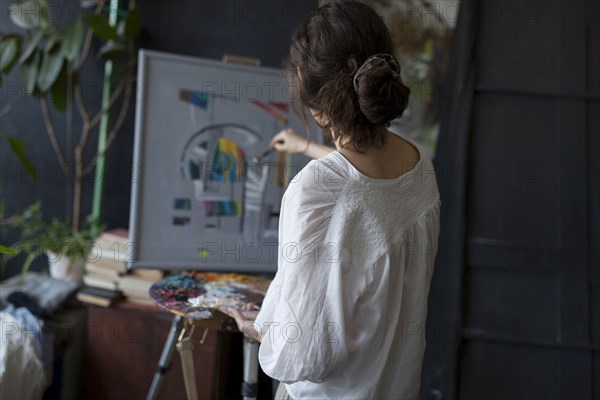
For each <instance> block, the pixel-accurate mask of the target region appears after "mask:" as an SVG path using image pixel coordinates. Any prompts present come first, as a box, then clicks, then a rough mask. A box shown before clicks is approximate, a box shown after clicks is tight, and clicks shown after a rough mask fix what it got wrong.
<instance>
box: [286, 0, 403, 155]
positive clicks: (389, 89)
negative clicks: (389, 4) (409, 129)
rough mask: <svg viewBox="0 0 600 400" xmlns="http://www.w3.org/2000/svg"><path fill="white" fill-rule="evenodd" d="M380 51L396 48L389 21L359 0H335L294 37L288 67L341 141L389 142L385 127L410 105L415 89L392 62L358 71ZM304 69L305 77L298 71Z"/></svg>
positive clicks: (302, 95) (306, 102)
mask: <svg viewBox="0 0 600 400" xmlns="http://www.w3.org/2000/svg"><path fill="white" fill-rule="evenodd" d="M375 54H393V48H392V42H391V38H390V34H389V31H388V29H387V27H386V26H385V23H384V22H383V20H382V19H381V17H379V15H377V13H376V12H375V11H374V10H373V9H371V8H370V7H369V6H367V5H365V4H362V3H358V2H356V1H349V0H342V1H332V2H330V3H327V4H325V5H323V6H322V7H319V8H318V9H316V10H314V11H313V12H312V13H311V14H309V15H308V16H307V17H306V18H305V20H304V21H303V22H302V23H301V25H300V26H299V27H298V29H297V30H296V32H295V33H294V35H293V37H292V44H291V46H290V53H289V55H288V57H287V58H286V59H285V61H284V68H285V70H286V72H287V75H288V80H289V81H290V83H291V85H292V88H293V91H292V93H293V95H294V96H293V97H294V98H293V99H292V100H300V103H301V106H302V108H301V109H302V117H303V119H304V121H305V122H306V121H307V119H306V109H307V108H310V109H313V110H314V111H316V113H317V116H322V117H324V119H325V121H326V123H325V124H324V125H322V126H321V127H322V128H323V130H324V131H325V133H326V134H328V135H330V136H331V137H332V139H333V134H334V132H333V131H332V128H335V134H336V135H337V136H339V139H340V144H342V145H343V146H351V147H352V148H353V149H355V150H357V151H364V149H365V148H366V147H368V146H371V145H383V144H384V143H385V129H383V128H384V127H388V126H389V123H390V121H391V120H393V119H395V118H397V117H400V116H401V115H402V113H403V112H404V110H405V109H406V107H407V106H408V97H409V94H410V90H409V88H408V87H406V86H404V85H403V83H402V80H401V78H400V76H399V75H398V74H395V73H394V71H393V70H392V68H391V67H390V65H389V64H388V63H383V65H382V66H381V67H379V68H373V69H370V70H368V71H367V72H366V73H365V74H363V75H361V76H360V77H359V78H358V82H357V83H358V85H357V86H358V90H357V91H356V90H355V89H354V83H353V79H354V74H355V73H356V72H357V71H358V69H359V68H360V67H361V65H362V64H363V63H364V62H365V61H366V60H367V59H368V58H369V57H371V56H373V55H375ZM298 73H300V78H299V77H298Z"/></svg>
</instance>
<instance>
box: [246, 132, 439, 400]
mask: <svg viewBox="0 0 600 400" xmlns="http://www.w3.org/2000/svg"><path fill="white" fill-rule="evenodd" d="M411 143H413V144H414V145H415V146H418V147H417V149H418V150H419V153H420V160H419V161H418V163H417V164H416V165H415V166H414V168H412V169H411V170H410V171H409V172H406V173H405V174H403V175H402V176H400V177H398V178H395V179H374V178H370V177H368V176H366V175H364V174H362V173H361V172H359V171H358V170H357V169H356V168H355V167H354V166H353V165H352V164H351V163H350V162H349V161H348V160H347V159H346V158H345V157H344V156H343V155H342V154H341V153H339V152H337V151H335V152H333V153H330V154H329V155H328V156H325V157H323V158H321V159H319V160H315V161H312V162H311V163H309V165H307V167H306V168H305V169H303V170H302V171H301V172H300V173H299V174H298V175H297V177H296V178H294V180H293V181H292V183H291V184H290V187H289V188H288V191H286V195H285V197H284V203H283V205H282V210H281V217H280V218H281V221H282V223H281V229H280V259H279V270H278V273H277V276H276V278H275V280H274V281H273V284H272V286H271V288H270V289H269V292H270V293H269V294H268V295H267V296H268V297H270V298H271V299H277V301H271V302H268V303H266V304H264V307H263V310H262V311H261V313H260V314H259V319H257V322H258V323H259V325H260V326H261V327H263V326H265V325H266V324H269V323H271V324H270V326H272V328H271V329H272V330H271V331H270V332H268V333H267V334H265V336H264V338H263V342H262V345H261V348H260V354H259V358H260V362H261V365H262V367H263V369H265V372H266V373H267V374H268V375H270V376H272V377H274V378H276V379H279V380H281V381H284V382H290V383H291V382H294V383H291V384H289V385H287V389H288V392H289V393H290V395H291V396H292V398H311V399H314V398H319V399H321V398H357V399H366V398H395V399H398V398H415V397H416V396H417V395H418V390H419V377H420V372H421V362H422V357H423V352H424V349H425V339H424V328H425V319H426V315H427V295H428V291H429V282H430V279H431V274H432V272H433V262H434V257H435V250H436V248H437V238H438V233H439V225H438V224H439V206H440V201H439V193H438V190H437V183H436V178H435V173H434V171H433V166H432V164H431V160H430V158H429V156H428V155H427V154H426V152H425V151H424V150H423V149H422V148H421V147H420V146H419V145H417V144H416V143H415V142H412V141H411ZM286 248H287V250H291V252H290V251H286ZM297 328H299V329H297ZM300 332H301V333H300ZM293 333H298V334H297V335H296V334H293ZM267 339H268V340H267Z"/></svg>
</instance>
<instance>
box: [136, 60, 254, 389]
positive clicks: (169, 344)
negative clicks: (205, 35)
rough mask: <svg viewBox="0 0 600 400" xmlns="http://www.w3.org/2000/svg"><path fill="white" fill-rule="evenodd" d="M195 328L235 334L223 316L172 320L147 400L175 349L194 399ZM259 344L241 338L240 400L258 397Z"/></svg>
mask: <svg viewBox="0 0 600 400" xmlns="http://www.w3.org/2000/svg"><path fill="white" fill-rule="evenodd" d="M223 62H225V63H236V64H242V65H254V66H259V65H261V61H260V59H258V58H253V57H245V56H237V55H233V54H224V55H223ZM196 327H201V328H203V329H204V332H203V334H202V339H201V340H200V344H203V343H204V340H205V339H206V336H207V334H208V332H209V330H211V329H214V330H215V331H217V332H218V331H230V332H231V331H238V329H237V325H236V324H235V322H234V321H233V319H232V318H231V317H229V316H227V315H225V314H223V313H220V312H217V311H216V312H214V313H213V317H212V318H210V319H207V320H200V319H190V318H184V317H182V316H180V315H176V316H174V317H173V321H172V323H171V328H170V330H169V335H168V336H167V340H166V342H165V346H164V348H163V351H162V354H161V356H160V360H159V362H158V367H157V369H156V372H155V374H154V378H153V380H152V384H151V385H150V390H149V391H148V395H147V396H146V399H147V400H154V399H156V396H157V395H158V392H159V390H160V385H161V382H162V379H163V377H164V375H165V373H166V372H167V371H168V369H169V367H170V365H171V358H172V356H173V349H174V348H177V350H178V351H179V355H180V357H181V367H182V370H183V379H184V382H185V390H186V393H187V398H188V400H197V399H198V391H197V388H196V381H195V379H196V376H195V367H194V358H193V354H192V350H193V348H194V344H193V340H192V335H193V334H194V330H195V328H196ZM259 345H260V343H258V342H255V341H252V340H249V339H248V338H246V337H245V336H244V373H243V382H242V388H241V394H242V397H243V399H244V400H256V398H257V395H258V348H259Z"/></svg>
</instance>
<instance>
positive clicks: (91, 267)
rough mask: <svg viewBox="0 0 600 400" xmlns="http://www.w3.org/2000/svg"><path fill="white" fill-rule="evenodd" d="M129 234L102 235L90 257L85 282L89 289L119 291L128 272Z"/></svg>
mask: <svg viewBox="0 0 600 400" xmlns="http://www.w3.org/2000/svg"><path fill="white" fill-rule="evenodd" d="M130 247H131V246H130V244H129V234H128V232H127V230H125V229H113V230H110V231H106V232H104V233H102V234H101V235H100V236H99V237H98V239H96V242H95V243H94V246H93V247H92V250H91V252H90V254H89V256H88V261H87V263H86V264H85V271H86V274H85V275H84V277H83V282H84V283H85V284H86V286H88V287H93V288H97V289H105V290H118V289H119V280H120V279H121V275H122V274H124V273H125V272H127V266H126V265H125V260H126V259H127V256H128V255H129V253H130V252H131V249H130Z"/></svg>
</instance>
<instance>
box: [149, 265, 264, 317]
mask: <svg viewBox="0 0 600 400" xmlns="http://www.w3.org/2000/svg"><path fill="white" fill-rule="evenodd" d="M270 283H271V279H268V278H264V277H260V276H253V275H244V274H233V273H230V274H227V273H212V272H208V273H197V272H191V273H184V274H179V275H172V276H169V277H167V278H165V279H163V280H161V281H159V282H156V283H155V284H154V285H153V286H152V287H151V288H150V297H151V298H152V300H154V301H155V302H156V303H157V304H158V306H159V307H160V308H162V309H163V310H165V311H168V312H171V313H173V314H177V315H181V316H183V317H185V318H189V319H201V320H204V319H210V318H212V317H213V313H214V311H215V310H218V311H222V310H223V308H224V307H234V308H237V309H239V310H252V311H260V307H261V305H262V301H263V299H264V297H265V294H266V293H267V289H268V288H269V284H270Z"/></svg>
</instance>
